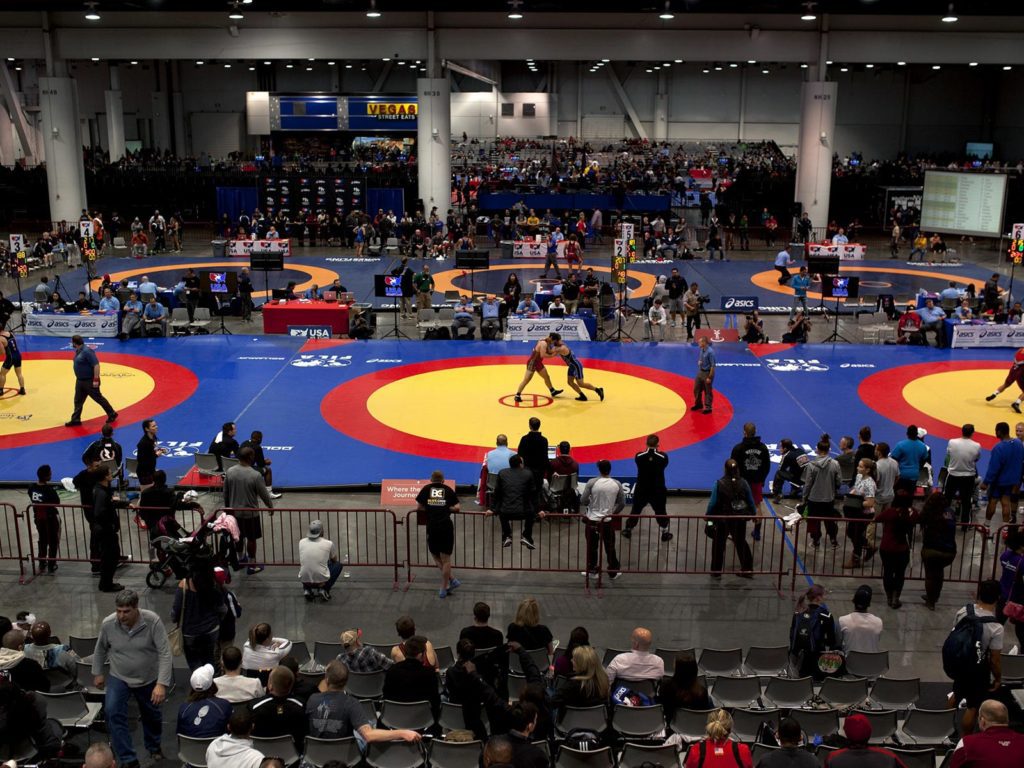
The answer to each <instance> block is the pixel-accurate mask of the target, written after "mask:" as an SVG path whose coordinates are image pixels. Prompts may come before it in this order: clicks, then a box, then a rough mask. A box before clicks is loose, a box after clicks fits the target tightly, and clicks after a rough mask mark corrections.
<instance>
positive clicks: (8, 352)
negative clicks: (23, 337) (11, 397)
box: [0, 331, 25, 395]
mask: <svg viewBox="0 0 1024 768" xmlns="http://www.w3.org/2000/svg"><path fill="white" fill-rule="evenodd" d="M0 346H2V347H3V350H4V364H3V367H2V368H0V393H2V392H3V391H4V385H5V384H6V383H7V373H8V371H10V370H11V368H13V369H14V375H15V376H17V377H18V394H19V395H24V394H25V377H24V376H23V375H22V373H21V352H20V351H18V340H17V339H16V338H14V334H13V333H11V332H10V331H0Z"/></svg>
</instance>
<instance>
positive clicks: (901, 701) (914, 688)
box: [871, 676, 921, 710]
mask: <svg viewBox="0 0 1024 768" xmlns="http://www.w3.org/2000/svg"><path fill="white" fill-rule="evenodd" d="M919 698H921V678H919V677H911V678H907V679H905V680H897V679H896V678H893V677H884V676H883V677H880V678H878V679H877V680H876V681H875V684H874V686H872V688H871V703H872V705H875V704H877V705H878V707H879V708H881V709H897V710H903V709H907V708H908V707H910V705H911V704H913V703H915V702H916V701H917V700H918V699H919Z"/></svg>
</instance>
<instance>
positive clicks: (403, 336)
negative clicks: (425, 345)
mask: <svg viewBox="0 0 1024 768" xmlns="http://www.w3.org/2000/svg"><path fill="white" fill-rule="evenodd" d="M391 317H392V319H393V320H394V327H393V328H392V329H391V330H390V331H388V332H387V333H385V334H384V335H383V336H381V338H382V339H387V338H390V337H391V336H394V337H395V338H396V339H398V340H399V341H401V340H402V339H408V340H409V341H412V336H409V335H407V334H405V333H403V331H402V329H401V328H399V327H398V306H395V311H394V312H393V313H392V315H391Z"/></svg>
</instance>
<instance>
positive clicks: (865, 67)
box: [864, 64, 875, 69]
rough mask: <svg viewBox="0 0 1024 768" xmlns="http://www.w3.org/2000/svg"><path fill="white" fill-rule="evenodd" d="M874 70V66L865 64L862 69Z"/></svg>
mask: <svg viewBox="0 0 1024 768" xmlns="http://www.w3.org/2000/svg"><path fill="white" fill-rule="evenodd" d="M874 68H875V65H874V64H865V65H864V69H874Z"/></svg>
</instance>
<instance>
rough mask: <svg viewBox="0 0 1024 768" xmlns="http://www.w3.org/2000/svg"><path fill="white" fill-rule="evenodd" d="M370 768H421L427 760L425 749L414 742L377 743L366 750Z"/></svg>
mask: <svg viewBox="0 0 1024 768" xmlns="http://www.w3.org/2000/svg"><path fill="white" fill-rule="evenodd" d="M366 762H367V764H368V765H369V766H370V768H419V766H421V765H424V764H425V763H426V760H425V759H424V755H423V748H422V747H421V746H420V745H419V743H417V742H414V741H375V742H371V743H370V745H369V747H368V748H367V750H366Z"/></svg>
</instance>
